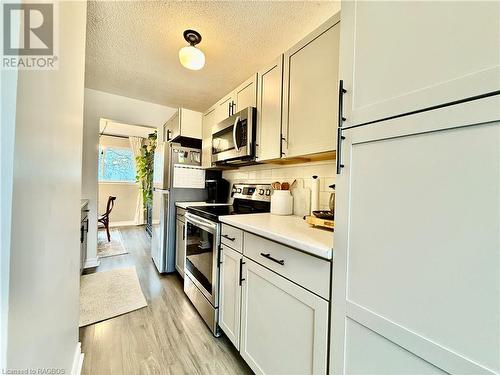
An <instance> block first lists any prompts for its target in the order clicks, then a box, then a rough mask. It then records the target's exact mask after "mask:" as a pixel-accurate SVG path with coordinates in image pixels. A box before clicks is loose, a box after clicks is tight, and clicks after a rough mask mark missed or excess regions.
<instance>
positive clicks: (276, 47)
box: [85, 1, 340, 111]
mask: <svg viewBox="0 0 500 375" xmlns="http://www.w3.org/2000/svg"><path fill="white" fill-rule="evenodd" d="M339 9H340V3H339V2H331V1H161V2H157V1H133V2H122V1H117V2H114V1H109V2H108V1H97V2H94V1H90V2H89V3H88V20H87V52H86V70H85V86H86V87H89V88H93V89H96V90H101V91H105V92H109V93H113V94H117V95H123V96H128V97H131V98H137V99H142V100H146V101H150V102H153V103H158V104H163V105H167V106H173V107H177V106H182V107H186V108H191V109H194V110H199V111H203V110H206V109H208V107H209V106H210V105H212V104H214V103H215V101H216V100H218V99H219V98H220V97H222V96H223V95H225V94H226V93H227V92H229V91H230V90H232V89H233V88H234V87H235V86H236V85H238V84H239V83H241V82H243V81H244V80H245V79H247V78H248V77H250V75H252V74H253V73H255V72H256V71H257V70H259V69H260V68H262V67H263V66H265V65H266V64H267V63H269V62H270V61H272V60H273V59H274V58H275V57H276V56H278V55H279V54H280V53H281V52H284V51H285V50H286V49H287V48H289V47H290V46H292V45H293V44H295V43H296V42H298V41H299V40H300V39H301V38H302V37H304V36H305V35H307V34H308V33H309V32H310V31H312V30H313V29H314V28H316V27H317V26H318V25H320V24H321V23H322V22H324V21H325V20H327V19H328V18H329V17H331V16H332V15H333V14H334V13H335V12H337V11H338V10H339ZM189 28H191V29H195V30H197V31H198V32H200V33H201V35H202V38H203V40H202V42H201V44H200V45H199V47H200V49H202V50H203V52H204V53H205V56H206V65H205V67H204V68H203V69H202V70H200V71H190V70H187V69H185V68H183V67H182V66H181V65H180V63H179V58H178V51H179V48H181V47H183V46H185V45H186V44H187V43H186V42H185V41H184V39H183V36H182V32H183V31H184V30H185V29H189Z"/></svg>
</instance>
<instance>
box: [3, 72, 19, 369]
mask: <svg viewBox="0 0 500 375" xmlns="http://www.w3.org/2000/svg"><path fill="white" fill-rule="evenodd" d="M1 77H2V78H1V86H2V100H1V110H0V112H1V116H2V120H1V121H2V123H1V124H2V126H1V127H0V131H1V136H0V139H1V141H2V146H1V148H0V151H1V157H0V163H1V164H0V176H2V178H1V185H0V186H1V198H0V210H1V216H0V224H1V228H0V230H1V231H0V296H1V299H0V368H5V367H6V361H7V332H8V329H7V328H8V326H7V323H8V312H9V274H10V238H11V236H10V232H11V214H12V181H13V177H14V176H13V173H14V169H13V162H14V160H13V159H14V131H15V121H16V93H17V70H9V71H7V70H4V71H2V76H1Z"/></svg>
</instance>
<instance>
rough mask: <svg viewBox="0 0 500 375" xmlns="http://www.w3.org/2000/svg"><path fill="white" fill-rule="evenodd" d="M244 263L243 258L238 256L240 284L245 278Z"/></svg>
mask: <svg viewBox="0 0 500 375" xmlns="http://www.w3.org/2000/svg"><path fill="white" fill-rule="evenodd" d="M244 264H245V262H243V258H240V286H241V283H242V282H243V281H245V279H244V278H243V265H244Z"/></svg>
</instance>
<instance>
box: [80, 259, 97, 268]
mask: <svg viewBox="0 0 500 375" xmlns="http://www.w3.org/2000/svg"><path fill="white" fill-rule="evenodd" d="M99 263H100V261H99V257H95V258H89V259H86V260H85V264H84V265H83V268H94V267H97V266H98V265H99Z"/></svg>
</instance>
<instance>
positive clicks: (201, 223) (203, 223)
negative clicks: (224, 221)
mask: <svg viewBox="0 0 500 375" xmlns="http://www.w3.org/2000/svg"><path fill="white" fill-rule="evenodd" d="M185 218H186V220H187V221H188V222H190V223H191V224H193V225H195V226H197V227H200V228H202V229H204V230H206V231H207V232H210V233H213V234H216V231H217V224H216V223H213V222H210V221H208V220H204V219H201V218H199V217H196V216H195V215H193V214H190V213H189V212H188V213H186V215H185Z"/></svg>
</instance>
